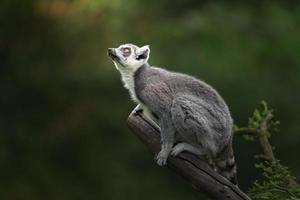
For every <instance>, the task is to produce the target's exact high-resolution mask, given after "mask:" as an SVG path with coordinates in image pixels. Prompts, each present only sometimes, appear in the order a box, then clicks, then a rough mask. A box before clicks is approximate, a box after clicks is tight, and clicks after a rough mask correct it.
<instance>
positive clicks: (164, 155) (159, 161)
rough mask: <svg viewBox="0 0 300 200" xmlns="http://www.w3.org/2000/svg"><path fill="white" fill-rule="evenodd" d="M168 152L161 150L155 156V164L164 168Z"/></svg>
mask: <svg viewBox="0 0 300 200" xmlns="http://www.w3.org/2000/svg"><path fill="white" fill-rule="evenodd" d="M169 153H170V151H166V150H161V151H160V152H159V153H158V155H157V156H156V162H157V164H158V165H159V166H164V165H166V164H167V160H168V156H169Z"/></svg>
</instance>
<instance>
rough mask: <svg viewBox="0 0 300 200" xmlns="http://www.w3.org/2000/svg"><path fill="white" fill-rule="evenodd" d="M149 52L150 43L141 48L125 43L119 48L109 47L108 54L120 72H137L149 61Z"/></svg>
mask: <svg viewBox="0 0 300 200" xmlns="http://www.w3.org/2000/svg"><path fill="white" fill-rule="evenodd" d="M149 54H150V49H149V46H148V45H146V46H143V47H140V48H139V47H137V46H136V45H133V44H123V45H120V46H119V47H118V48H109V49H108V55H109V56H110V57H111V59H112V60H113V62H114V64H115V66H116V68H117V69H118V70H119V71H120V72H135V71H136V70H137V69H138V68H139V67H141V66H143V65H144V64H146V63H147V61H148V59H149Z"/></svg>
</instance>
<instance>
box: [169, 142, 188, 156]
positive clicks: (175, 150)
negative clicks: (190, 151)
mask: <svg viewBox="0 0 300 200" xmlns="http://www.w3.org/2000/svg"><path fill="white" fill-rule="evenodd" d="M183 151H185V144H184V143H179V144H177V145H175V147H173V149H172V151H171V153H170V155H171V156H173V157H175V156H177V155H178V154H180V153H181V152H183Z"/></svg>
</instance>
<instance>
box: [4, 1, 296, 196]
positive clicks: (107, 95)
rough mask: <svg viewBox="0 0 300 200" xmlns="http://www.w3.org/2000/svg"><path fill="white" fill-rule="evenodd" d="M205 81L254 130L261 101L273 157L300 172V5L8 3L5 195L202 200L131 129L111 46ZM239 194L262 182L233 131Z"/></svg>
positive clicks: (247, 147) (250, 149)
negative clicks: (142, 52) (269, 123)
mask: <svg viewBox="0 0 300 200" xmlns="http://www.w3.org/2000/svg"><path fill="white" fill-rule="evenodd" d="M126 42H131V43H135V44H137V45H144V44H149V45H150V46H151V56H150V64H153V65H156V66H161V67H164V68H167V69H170V70H175V71H180V72H184V73H188V74H192V75H194V76H196V77H199V78H201V79H203V80H205V81H207V82H208V83H210V84H211V85H213V86H214V87H215V88H216V89H217V90H218V91H219V92H220V93H221V95H222V96H223V97H224V99H225V100H226V102H227V103H228V105H229V107H230V109H231V112H232V115H233V117H234V120H235V122H236V123H237V124H239V125H246V124H247V119H248V116H250V115H251V114H252V111H253V109H254V108H255V107H257V106H258V105H259V102H260V100H262V99H264V100H266V101H268V102H269V104H270V106H271V107H273V108H274V109H275V115H276V117H277V119H278V120H280V121H281V126H280V133H276V134H274V136H273V137H272V139H271V142H272V144H273V145H274V146H275V147H276V149H275V154H276V155H277V157H278V158H279V159H280V160H282V162H283V164H285V165H287V166H289V167H290V168H291V171H292V172H293V174H294V175H295V176H297V177H300V159H299V150H300V122H299V115H300V107H299V104H300V93H299V91H300V2H299V1H245V2H244V1H238V0H236V1H233V0H231V1H225V0H224V1H197V0H194V1H192V0H173V1H167V0H160V1H150V0H140V1H138V0H127V1H125V0H73V1H72V0H69V1H68V0H52V1H50V0H49V1H46V0H44V1H43V0H40V1H38V0H1V2H0V91H1V98H0V115H1V118H0V199H1V200H27V199H28V200H40V199H45V200H47V199H49V200H50V199H51V200H52V199H55V200H67V199H72V200H74V199H91V200H93V199H108V200H109V199H132V200H135V199H137V200H139V199H145V200H147V199H149V200H150V199H164V200H165V199H172V200H177V199H178V200H179V199H191V200H192V199H199V198H200V195H199V194H198V193H197V192H195V191H194V190H192V189H191V188H190V186H189V185H188V184H187V183H186V182H185V181H183V180H182V179H181V178H180V177H178V176H177V175H175V174H174V173H171V172H169V171H168V170H167V169H165V168H160V167H158V166H157V165H156V164H155V162H154V160H153V155H151V154H150V153H149V152H148V151H147V150H146V148H145V147H144V146H143V145H142V144H141V143H140V142H139V141H138V139H137V138H136V137H134V136H133V135H132V134H131V133H130V131H129V130H128V128H127V126H126V118H127V116H128V114H129V113H130V111H131V110H132V108H133V107H134V104H133V103H132V102H131V101H130V99H129V95H128V92H127V91H126V90H125V89H124V88H123V87H122V84H121V81H120V75H119V73H118V72H117V71H116V69H115V67H114V66H113V64H112V62H111V61H110V60H109V59H108V58H107V56H106V49H107V48H108V47H115V46H118V45H119V44H122V43H126ZM234 148H235V154H236V160H237V163H238V178H239V182H240V185H241V188H242V189H247V188H248V187H249V185H251V183H252V181H253V180H255V179H257V178H259V172H258V171H256V170H255V169H254V163H255V160H254V159H253V155H254V154H255V153H257V152H258V149H257V147H256V145H255V144H254V143H251V142H246V141H244V140H243V139H242V138H238V137H235V142H234Z"/></svg>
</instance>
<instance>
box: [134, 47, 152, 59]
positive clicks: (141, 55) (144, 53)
mask: <svg viewBox="0 0 300 200" xmlns="http://www.w3.org/2000/svg"><path fill="white" fill-rule="evenodd" d="M149 54H150V48H149V45H145V46H143V47H141V48H138V49H137V50H136V55H137V58H136V59H137V60H141V59H146V60H148V58H149Z"/></svg>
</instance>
